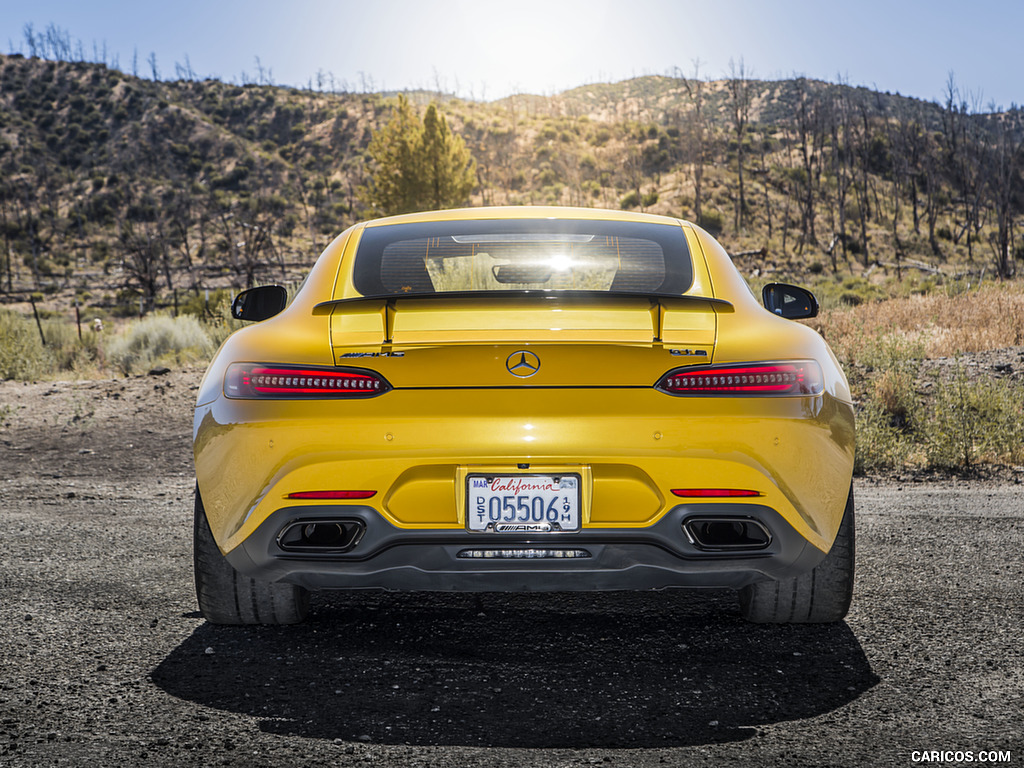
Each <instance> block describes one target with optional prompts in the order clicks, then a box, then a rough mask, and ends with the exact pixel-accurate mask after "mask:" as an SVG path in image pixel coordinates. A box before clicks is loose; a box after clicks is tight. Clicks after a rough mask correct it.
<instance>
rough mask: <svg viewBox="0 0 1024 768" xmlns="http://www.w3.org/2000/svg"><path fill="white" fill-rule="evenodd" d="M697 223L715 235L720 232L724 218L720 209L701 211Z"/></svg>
mask: <svg viewBox="0 0 1024 768" xmlns="http://www.w3.org/2000/svg"><path fill="white" fill-rule="evenodd" d="M697 223H698V224H699V225H700V226H701V227H703V228H704V229H706V230H707V231H708V232H709V233H711V234H712V235H714V236H716V237H717V236H718V235H720V234H722V228H723V226H724V225H725V220H724V219H723V218H722V214H721V212H720V211H702V212H701V214H700V220H699V221H698V222H697Z"/></svg>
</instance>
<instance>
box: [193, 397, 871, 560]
mask: <svg viewBox="0 0 1024 768" xmlns="http://www.w3.org/2000/svg"><path fill="white" fill-rule="evenodd" d="M195 426H196V431H195V438H196V439H195V458H196V476H197V480H198V485H199V490H200V492H201V494H202V497H203V501H204V504H205V506H206V510H207V514H208V516H209V521H210V528H211V530H212V532H213V534H214V537H215V538H216V540H217V543H218V545H219V546H220V548H221V550H222V551H223V552H225V553H228V552H232V551H234V550H235V549H236V548H238V547H239V546H242V545H243V544H246V542H247V540H248V539H249V538H250V537H251V536H254V535H255V534H256V532H257V531H259V530H262V529H264V526H265V525H266V524H267V523H268V521H269V520H270V518H271V516H273V515H276V514H278V513H279V511H280V510H281V509H282V508H284V507H286V506H294V507H295V508H296V509H297V510H298V511H300V512H302V513H304V514H310V515H313V514H316V511H317V510H318V509H319V506H318V505H316V504H306V503H298V502H294V501H289V500H288V496H289V494H291V493H294V492H302V491H311V490H312V491H315V490H321V489H359V490H362V489H367V490H372V491H375V495H374V496H373V498H372V499H370V500H369V501H368V502H366V503H365V508H366V510H367V513H370V512H372V513H374V514H375V515H376V516H377V517H379V518H380V519H381V521H382V522H387V523H388V524H389V526H390V528H394V529H396V530H400V531H402V532H406V533H408V534H409V536H410V539H408V541H410V542H415V541H420V540H422V539H421V538H417V537H428V538H429V537H432V536H437V537H440V538H439V539H437V540H444V541H448V540H449V539H451V540H452V541H454V543H455V544H460V543H461V539H459V537H460V536H462V535H472V534H465V533H464V525H465V511H464V509H463V506H464V500H465V494H466V486H465V484H464V478H465V475H466V473H468V472H479V471H484V470H485V468H486V471H494V472H495V473H497V474H509V475H511V474H516V473H517V472H519V471H525V470H523V469H522V467H523V465H524V464H526V465H528V466H529V468H530V469H529V471H533V472H544V471H547V472H559V471H563V470H564V471H572V472H576V473H579V474H580V475H581V477H582V479H583V483H582V488H583V499H582V506H581V511H582V525H583V531H582V532H581V533H579V534H576V535H577V536H579V537H584V536H601V535H605V533H607V535H609V536H612V537H620V538H619V539H614V540H615V541H619V540H621V541H625V542H635V541H636V539H635V537H636V536H640V537H641V538H642V537H643V536H644V535H645V532H649V531H651V530H653V529H654V528H655V527H656V526H657V525H658V524H659V521H661V520H662V518H663V517H665V516H667V515H668V514H669V512H670V511H671V510H673V509H675V508H677V506H676V502H678V501H679V499H678V497H675V496H673V494H672V489H674V488H741V489H751V490H754V491H757V492H758V493H760V494H761V496H760V497H758V499H757V501H758V503H760V504H762V505H764V506H765V507H767V508H770V509H772V510H774V511H775V512H777V513H778V514H779V515H781V516H782V517H783V518H784V519H785V521H786V522H787V523H788V525H789V526H791V527H792V528H793V529H795V530H796V531H797V532H798V533H799V535H800V536H801V537H802V538H803V539H805V540H806V541H808V542H810V544H811V545H813V546H814V547H816V548H817V549H818V550H819V551H827V550H828V549H829V547H830V546H831V544H832V540H833V538H834V537H835V533H836V530H837V529H838V527H839V523H840V521H841V519H842V512H843V508H844V505H845V502H846V496H847V492H848V490H849V487H850V476H851V473H852V468H853V412H852V408H851V407H850V406H849V405H848V404H845V403H841V402H838V401H836V400H834V399H833V398H831V397H830V396H828V395H827V394H826V395H819V396H816V397H799V398H745V399H738V398H737V399H733V398H681V397H669V396H666V395H664V394H662V393H660V392H657V391H655V390H654V389H534V390H527V389H519V390H514V389H492V390H473V389H470V390H404V391H399V390H395V391H392V392H389V393H388V394H386V395H384V396H381V397H377V398H372V399H368V400H360V401H355V402H348V401H315V402H291V401H244V400H227V399H226V398H223V397H221V398H218V399H217V400H215V401H214V402H212V403H210V404H207V405H203V406H200V407H198V408H197V409H196V425H195ZM545 467H546V468H547V469H544V468H545ZM727 504H728V503H727V502H724V501H717V502H715V506H716V507H724V506H727ZM744 506H745V505H744ZM270 527H271V528H273V527H274V526H273V524H271V525H270ZM383 530H389V528H386V529H383ZM430 540H431V541H434V540H435V539H433V538H431V539H430ZM409 546H414V545H413V544H409ZM623 546H625V545H623ZM630 546H633V545H632V543H631V544H630ZM254 547H255V550H254ZM246 549H247V550H254V551H258V550H259V547H258V546H257V545H255V544H253V543H249V544H246ZM680 554H685V553H680ZM623 557H626V555H623ZM629 557H632V558H633V559H634V560H640V561H643V560H644V558H639V557H637V556H636V555H629ZM627 559H628V558H627ZM415 561H416V559H415V558H414V557H411V556H410V562H415ZM701 562H702V563H703V562H705V561H704V560H703V559H702V560H701ZM531 565H532V564H531ZM573 567H574V568H575V567H577V566H573Z"/></svg>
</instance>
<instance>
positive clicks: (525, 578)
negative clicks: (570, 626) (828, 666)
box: [194, 208, 854, 624]
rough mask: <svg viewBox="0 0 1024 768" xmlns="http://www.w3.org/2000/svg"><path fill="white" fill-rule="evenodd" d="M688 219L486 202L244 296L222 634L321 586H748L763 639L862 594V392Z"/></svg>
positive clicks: (281, 614) (226, 396) (226, 447)
mask: <svg viewBox="0 0 1024 768" xmlns="http://www.w3.org/2000/svg"><path fill="white" fill-rule="evenodd" d="M762 300H763V302H764V304H765V307H762V306H761V305H760V304H759V303H758V302H757V300H756V299H755V297H754V296H753V294H752V293H751V292H750V290H749V288H748V287H747V285H746V283H745V282H744V280H743V279H742V277H741V276H740V275H739V273H738V272H737V271H736V269H735V267H734V266H733V265H732V262H731V261H730V259H729V256H728V254H726V252H725V251H724V250H723V249H722V247H721V246H720V245H719V244H718V243H717V242H715V240H714V239H712V238H711V237H710V236H709V235H708V234H707V233H706V232H704V231H703V230H701V229H700V228H699V227H696V226H694V225H692V224H689V223H687V222H685V221H680V220H678V219H672V218H667V217H662V216H652V215H643V214H632V213H625V212H620V211H600V210H591V209H582V208H474V209H467V210H458V211H440V212H436V213H423V214H410V215H405V216H395V217H391V218H385V219H379V220H376V221H369V222H365V223H362V224H357V225H356V226H353V227H352V228H350V229H349V230H347V231H346V232H344V233H342V234H341V235H340V236H339V237H338V238H337V239H335V240H334V242H332V243H331V244H330V245H329V246H328V247H327V249H326V250H325V251H324V253H323V254H322V255H321V256H320V258H319V260H318V261H317V262H316V265H315V266H314V267H313V269H312V271H311V272H310V274H309V276H308V278H307V279H306V282H305V283H304V285H303V287H302V288H301V289H300V290H299V291H298V293H297V294H296V295H295V297H294V300H293V301H292V302H291V303H290V305H288V306H287V307H285V292H284V289H282V288H280V287H279V286H263V287H259V288H254V289H251V290H248V291H244V292H243V293H241V294H239V296H238V297H237V298H236V300H235V303H234V305H233V313H234V314H235V316H236V317H239V318H242V319H247V320H255V321H261V322H258V323H256V324H255V325H252V326H248V327H246V328H244V329H242V330H240V331H238V332H237V333H235V334H234V335H232V336H231V337H230V338H229V339H228V340H227V341H226V342H225V343H224V345H223V347H222V348H221V349H220V351H219V352H218V353H217V355H216V357H214V359H213V361H212V362H211V363H210V367H209V370H208V371H207V372H206V377H205V378H204V380H203V383H202V386H201V387H200V391H199V397H198V401H197V404H196V412H195V429H194V437H195V463H196V478H197V491H196V504H195V577H196V591H197V594H198V598H199V605H200V608H201V609H202V612H203V615H204V616H205V617H206V618H207V619H208V620H209V621H211V622H214V623H221V624H252V623H260V624H285V623H293V622H297V621H301V620H302V619H303V617H304V616H305V614H306V612H307V609H308V605H309V592H310V590H318V589H366V588H375V589H388V590H469V591H531V590H641V589H643V590H648V589H659V590H660V589H664V588H668V587H731V588H734V589H737V590H739V597H740V600H739V603H740V611H741V612H742V614H743V615H744V616H745V617H746V618H748V619H750V620H752V621H758V622H824V621H838V620H840V619H842V618H843V617H844V616H845V615H846V611H847V609H848V607H849V603H850V597H851V594H852V588H853V570H854V569H853V565H854V521H853V517H854V512H853V497H852V492H851V475H852V471H853V450H854V418H853V406H852V404H851V397H850V390H849V387H848V385H847V381H846V378H845V376H844V375H843V372H842V371H841V370H840V367H839V365H838V363H837V361H836V359H835V357H834V356H833V354H832V352H831V351H830V350H829V348H828V346H827V345H826V344H825V341H824V340H823V339H822V338H821V336H820V335H818V334H817V333H816V332H814V331H813V330H811V329H810V328H807V327H805V326H804V325H801V324H800V323H795V322H793V319H796V318H805V317H812V316H813V315H814V314H815V313H816V312H817V303H816V302H815V300H814V297H813V296H812V295H811V294H810V293H808V292H807V291H806V290H804V289H802V288H798V287H795V286H790V285H784V284H779V283H775V284H771V285H768V286H766V287H765V288H764V290H763V292H762Z"/></svg>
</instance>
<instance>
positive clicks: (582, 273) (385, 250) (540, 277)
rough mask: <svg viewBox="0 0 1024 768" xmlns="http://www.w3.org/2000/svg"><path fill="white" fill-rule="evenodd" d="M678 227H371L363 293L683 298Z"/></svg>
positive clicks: (361, 269)
mask: <svg viewBox="0 0 1024 768" xmlns="http://www.w3.org/2000/svg"><path fill="white" fill-rule="evenodd" d="M692 282H693V263H692V261H691V258H690V252H689V248H688V247H687V244H686V237H685V236H684V234H683V230H682V228H681V227H679V226H674V225H668V224H647V223H636V222H612V221H587V220H564V219H515V220H496V221H443V222H427V223H413V224H388V225H384V226H377V227H374V226H368V227H366V228H365V229H364V230H363V234H362V237H361V238H360V241H359V249H358V251H357V252H356V261H355V266H354V283H355V288H356V290H357V291H359V292H360V293H361V294H363V295H364V296H403V295H406V296H407V295H421V294H437V293H466V292H485V293H493V292H500V291H565V292H571V291H609V292H615V293H637V294H668V295H680V294H682V293H685V292H686V291H687V290H688V289H689V287H690V285H691V283H692Z"/></svg>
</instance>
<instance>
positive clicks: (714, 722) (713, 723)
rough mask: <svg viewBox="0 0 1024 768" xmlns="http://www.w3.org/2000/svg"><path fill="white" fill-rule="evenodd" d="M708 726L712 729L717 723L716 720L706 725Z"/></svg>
mask: <svg viewBox="0 0 1024 768" xmlns="http://www.w3.org/2000/svg"><path fill="white" fill-rule="evenodd" d="M708 725H710V726H711V727H712V728H714V727H715V726H717V725H718V721H717V720H712V721H711V722H710V723H708Z"/></svg>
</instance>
